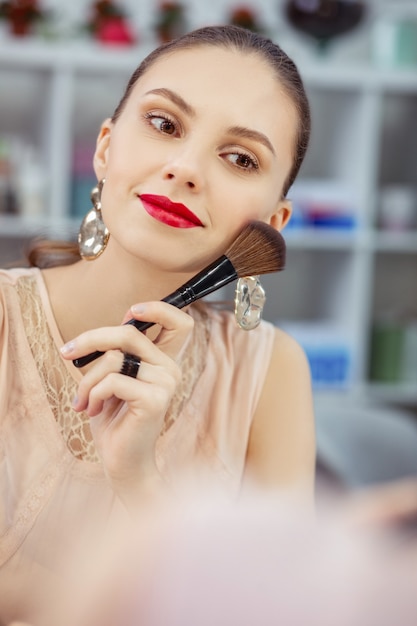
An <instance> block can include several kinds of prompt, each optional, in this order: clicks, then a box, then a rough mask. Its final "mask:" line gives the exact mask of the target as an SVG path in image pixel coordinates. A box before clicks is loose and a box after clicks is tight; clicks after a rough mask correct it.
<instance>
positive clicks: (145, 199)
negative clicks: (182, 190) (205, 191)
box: [139, 193, 203, 228]
mask: <svg viewBox="0 0 417 626" xmlns="http://www.w3.org/2000/svg"><path fill="white" fill-rule="evenodd" d="M139 198H140V199H141V201H142V204H143V207H144V209H145V211H146V212H147V213H148V214H149V215H150V216H151V217H153V218H154V219H156V220H158V222H162V223H163V224H167V225H168V226H173V227H174V228H195V227H196V226H203V224H202V222H201V221H200V220H199V219H198V217H197V215H194V213H192V212H191V211H190V209H187V207H186V206H185V205H184V204H181V203H180V202H171V200H170V199H169V198H167V197H166V196H156V195H153V194H149V193H144V194H141V195H140V196H139Z"/></svg>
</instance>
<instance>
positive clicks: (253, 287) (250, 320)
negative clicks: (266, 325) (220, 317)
mask: <svg viewBox="0 0 417 626" xmlns="http://www.w3.org/2000/svg"><path fill="white" fill-rule="evenodd" d="M265 301H266V296H265V290H264V288H263V287H262V284H261V281H260V280H259V276H245V277H243V278H239V280H238V281H237V284H236V290H235V319H236V322H237V325H238V326H239V327H240V328H242V330H253V329H254V328H256V327H257V326H259V324H260V322H261V319H262V312H263V308H264V305H265Z"/></svg>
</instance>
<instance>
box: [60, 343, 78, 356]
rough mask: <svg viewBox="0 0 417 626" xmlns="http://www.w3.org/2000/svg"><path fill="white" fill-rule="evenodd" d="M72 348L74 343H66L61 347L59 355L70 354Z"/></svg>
mask: <svg viewBox="0 0 417 626" xmlns="http://www.w3.org/2000/svg"><path fill="white" fill-rule="evenodd" d="M74 348H75V341H69V342H68V343H66V344H65V345H63V346H62V348H61V354H64V355H65V354H70V353H71V352H73V351H74Z"/></svg>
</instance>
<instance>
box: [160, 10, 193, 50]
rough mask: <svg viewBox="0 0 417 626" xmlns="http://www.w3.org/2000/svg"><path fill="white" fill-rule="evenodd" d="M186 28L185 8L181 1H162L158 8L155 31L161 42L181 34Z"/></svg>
mask: <svg viewBox="0 0 417 626" xmlns="http://www.w3.org/2000/svg"><path fill="white" fill-rule="evenodd" d="M186 30H187V24H186V19H185V9H184V5H183V4H181V2H162V3H161V4H160V5H159V8H158V14H157V19H156V23H155V32H156V34H157V37H158V39H159V41H160V42H161V43H165V42H168V41H171V40H172V39H175V38H176V37H179V36H180V35H183V34H184V33H185V32H186Z"/></svg>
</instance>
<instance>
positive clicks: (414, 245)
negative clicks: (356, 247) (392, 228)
mask: <svg viewBox="0 0 417 626" xmlns="http://www.w3.org/2000/svg"><path fill="white" fill-rule="evenodd" d="M374 248H375V251H376V252H392V253H396V254H414V253H416V254H417V231H410V232H381V231H379V232H377V233H376V234H375V238H374Z"/></svg>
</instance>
